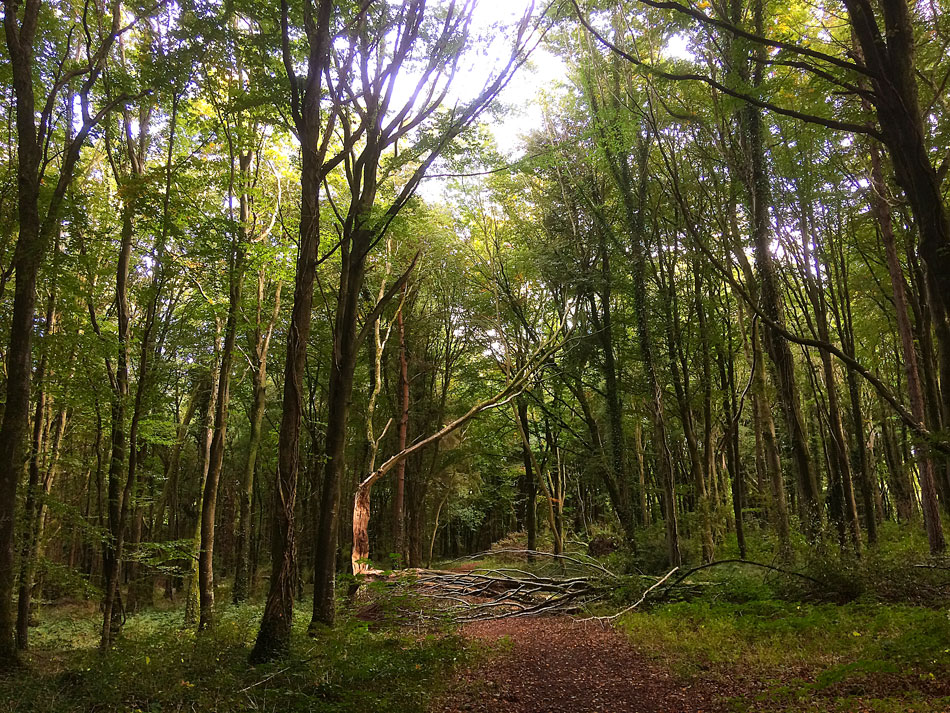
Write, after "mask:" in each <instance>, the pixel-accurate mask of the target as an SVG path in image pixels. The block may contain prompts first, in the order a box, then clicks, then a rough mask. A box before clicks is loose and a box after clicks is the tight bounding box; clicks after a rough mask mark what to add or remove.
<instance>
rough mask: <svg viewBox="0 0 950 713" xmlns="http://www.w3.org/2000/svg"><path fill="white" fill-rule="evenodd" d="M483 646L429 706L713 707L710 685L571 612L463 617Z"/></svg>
mask: <svg viewBox="0 0 950 713" xmlns="http://www.w3.org/2000/svg"><path fill="white" fill-rule="evenodd" d="M462 631H463V634H464V635H465V636H466V637H467V638H469V639H471V640H473V641H476V642H480V643H481V644H482V645H484V646H487V647H488V648H493V647H498V648H499V649H500V651H501V653H499V654H496V655H492V656H490V657H488V658H487V660H486V661H484V662H483V663H481V664H480V665H477V666H475V667H474V668H472V669H470V670H466V671H463V672H461V674H460V677H459V679H458V680H457V681H456V682H455V684H454V685H452V686H451V687H450V689H449V691H448V692H447V693H446V694H445V695H444V696H443V697H442V698H441V699H440V700H439V701H438V702H437V703H436V705H435V706H434V708H433V713H502V712H504V713H713V712H714V711H719V710H721V708H719V707H718V706H717V704H716V700H717V698H718V697H719V696H718V695H717V693H716V690H715V688H714V686H713V685H712V684H711V683H710V684H706V683H704V682H695V681H684V680H682V679H678V678H676V677H675V676H674V675H673V674H672V673H671V672H669V671H666V670H664V669H663V668H661V667H659V666H657V665H656V664H655V663H652V662H650V661H648V660H647V659H645V658H644V657H643V656H642V655H640V654H638V653H637V652H636V651H635V650H634V649H633V647H632V646H631V645H630V644H629V643H628V642H627V641H626V639H625V638H624V636H623V635H622V634H621V633H619V632H617V631H615V630H613V629H612V628H609V627H604V626H602V625H601V624H598V623H595V622H576V621H574V620H572V619H570V618H569V617H565V616H556V617H547V618H515V619H513V618H508V619H496V620H489V621H479V622H473V623H471V624H467V625H465V626H464V627H463V629H462Z"/></svg>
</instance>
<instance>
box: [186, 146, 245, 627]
mask: <svg viewBox="0 0 950 713" xmlns="http://www.w3.org/2000/svg"><path fill="white" fill-rule="evenodd" d="M252 158H253V153H252V152H250V151H248V152H244V153H241V154H240V155H239V156H238V164H239V177H240V186H241V189H240V190H241V194H240V218H239V223H238V226H237V230H236V231H235V233H234V236H233V238H232V241H233V242H232V244H231V250H230V256H229V262H230V269H229V271H228V273H229V287H228V292H229V295H228V319H227V323H226V325H225V328H224V345H223V347H222V349H221V362H220V373H219V375H218V396H217V400H216V401H217V403H216V406H215V412H214V435H213V436H212V438H211V448H210V453H209V467H208V477H207V478H205V484H204V494H203V496H202V499H201V548H200V549H199V551H198V592H199V597H200V600H201V606H200V614H199V619H198V629H199V630H202V629H205V628H207V627H209V626H211V625H212V624H213V623H214V568H213V565H214V525H215V511H216V506H217V501H218V483H219V481H220V480H221V469H222V466H223V464H224V445H225V440H226V438H227V430H228V406H229V405H230V400H231V395H230V393H231V362H232V360H233V355H234V344H235V341H236V339H237V326H238V318H239V317H240V312H241V297H242V293H243V289H244V263H245V254H246V251H247V240H248V234H247V231H248V226H249V225H250V221H251V210H250V196H249V195H248V192H247V189H248V186H249V185H250V181H251V176H250V169H251V160H252ZM232 166H233V164H232ZM232 176H233V174H232Z"/></svg>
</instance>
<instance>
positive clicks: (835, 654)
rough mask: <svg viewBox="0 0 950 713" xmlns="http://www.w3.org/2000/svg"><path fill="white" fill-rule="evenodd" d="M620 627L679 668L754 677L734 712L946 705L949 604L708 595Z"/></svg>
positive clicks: (949, 704) (628, 619)
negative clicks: (733, 598) (732, 599)
mask: <svg viewBox="0 0 950 713" xmlns="http://www.w3.org/2000/svg"><path fill="white" fill-rule="evenodd" d="M622 626H623V628H624V629H625V630H626V631H627V633H628V634H629V635H630V637H631V638H632V640H633V641H634V643H635V644H636V645H637V646H638V647H639V648H640V649H641V650H642V651H643V652H644V653H646V654H648V655H651V656H653V657H655V658H657V659H660V660H662V661H663V662H664V663H666V664H668V665H670V666H672V667H673V669H674V670H675V671H677V673H680V674H682V675H685V676H694V677H696V676H700V677H712V678H717V677H719V678H721V679H723V680H729V681H732V682H739V685H740V688H741V687H742V686H743V685H746V684H752V683H754V684H755V685H754V686H752V685H750V686H749V689H750V694H749V695H748V696H743V697H737V699H736V700H735V701H734V704H735V706H736V710H747V709H752V710H775V711H779V710H789V711H793V710H829V711H832V710H842V711H851V710H855V711H861V710H873V711H910V710H914V711H934V712H936V711H947V710H950V697H947V696H948V695H950V694H948V692H947V686H946V685H945V684H943V682H945V681H947V680H948V677H950V616H948V612H947V611H946V610H935V609H928V608H924V607H917V606H909V605H893V604H882V603H864V604H858V603H853V604H846V605H835V604H804V603H792V602H783V601H778V600H774V599H771V600H770V599H766V600H758V601H746V602H742V603H735V602H725V601H708V600H707V601H693V602H678V603H674V604H668V605H664V606H660V607H656V608H654V609H653V610H651V611H648V612H634V613H631V614H628V615H626V616H624V617H623V620H622ZM763 684H764V686H763ZM750 707H751V708H750Z"/></svg>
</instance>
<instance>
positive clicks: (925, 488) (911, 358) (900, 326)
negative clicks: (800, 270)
mask: <svg viewBox="0 0 950 713" xmlns="http://www.w3.org/2000/svg"><path fill="white" fill-rule="evenodd" d="M928 165H929V164H928ZM871 186H872V206H871V207H872V210H873V211H874V215H875V218H877V223H878V227H879V228H880V231H881V240H882V241H883V243H884V253H885V257H886V261H887V272H888V275H890V278H891V289H892V291H893V293H894V308H895V318H896V320H897V332H898V335H899V337H900V343H901V356H902V361H903V365H904V374H905V376H906V377H907V393H908V396H909V397H910V408H911V413H912V414H913V416H914V418H915V419H916V420H917V421H918V422H919V423H927V414H926V408H925V405H924V395H923V389H922V387H921V383H920V371H919V370H918V368H917V351H916V349H915V348H914V336H913V330H912V328H911V325H910V318H909V316H908V314H907V297H906V293H905V291H904V274H903V271H902V270H901V266H900V261H899V260H898V257H897V241H896V239H895V237H894V231H893V228H892V227H891V215H890V210H889V209H888V207H887V203H886V198H885V196H886V195H887V193H886V187H885V183H884V174H883V170H882V168H881V159H880V155H879V154H878V152H877V148H876V147H875V146H873V145H872V146H871ZM914 451H915V453H916V454H917V467H918V470H919V476H918V477H919V480H920V498H921V509H922V510H923V513H924V529H925V530H926V531H927V539H928V541H929V542H930V551H931V552H932V553H934V554H936V553H939V552H942V551H943V550H944V549H945V547H946V541H945V540H944V535H943V524H942V523H941V521H940V510H939V508H938V506H937V487H936V481H935V476H934V462H933V457H932V454H931V453H930V450H929V449H928V448H927V447H926V445H925V444H920V445H919V446H918V447H917V448H915V449H914Z"/></svg>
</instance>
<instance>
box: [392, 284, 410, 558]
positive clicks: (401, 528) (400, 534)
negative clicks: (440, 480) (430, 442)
mask: <svg viewBox="0 0 950 713" xmlns="http://www.w3.org/2000/svg"><path fill="white" fill-rule="evenodd" d="M403 299H405V288H404V289H403ZM396 321H397V324H398V328H399V383H398V384H397V386H396V390H397V392H398V393H399V431H398V437H397V442H396V451H397V452H399V451H402V450H403V449H405V447H406V441H407V438H408V434H409V356H408V353H407V352H406V326H405V322H404V320H403V316H402V309H401V308H400V309H399V311H398V312H396ZM405 500H406V461H405V460H403V461H401V462H400V463H399V465H398V466H397V467H396V495H395V499H394V501H393V547H394V550H395V552H396V555H398V557H399V563H400V564H405V563H406V562H407V561H408V558H407V556H406V537H405V536H406V522H405Z"/></svg>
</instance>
